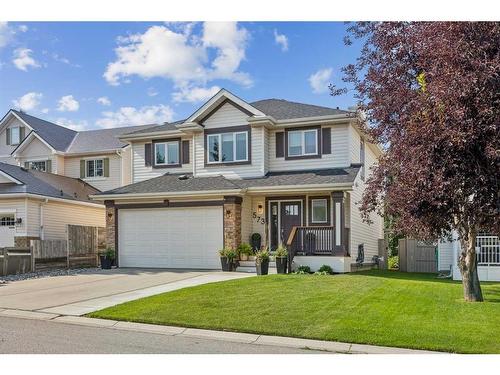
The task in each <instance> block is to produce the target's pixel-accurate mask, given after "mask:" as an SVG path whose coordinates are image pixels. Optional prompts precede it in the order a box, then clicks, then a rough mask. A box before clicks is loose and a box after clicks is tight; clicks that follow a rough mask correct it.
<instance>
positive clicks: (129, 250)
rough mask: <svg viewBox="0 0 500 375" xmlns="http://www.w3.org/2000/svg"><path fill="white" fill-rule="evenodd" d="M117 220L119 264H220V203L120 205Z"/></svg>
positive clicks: (214, 265) (221, 235)
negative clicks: (158, 206) (153, 206)
mask: <svg viewBox="0 0 500 375" xmlns="http://www.w3.org/2000/svg"><path fill="white" fill-rule="evenodd" d="M118 222H119V225H118V233H119V248H118V253H119V262H120V266H122V267H155V268H200V269H211V268H216V269H218V268H219V267H220V261H219V257H218V254H217V250H218V249H220V248H221V247H222V244H223V234H222V231H223V225H222V208H221V207H199V208H164V209H163V208H162V209H134V210H124V209H121V210H120V211H119V214H118Z"/></svg>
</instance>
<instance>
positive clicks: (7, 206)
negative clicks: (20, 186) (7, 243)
mask: <svg viewBox="0 0 500 375" xmlns="http://www.w3.org/2000/svg"><path fill="white" fill-rule="evenodd" d="M13 210H15V218H16V219H18V218H21V219H22V222H21V224H17V225H16V236H21V235H26V232H27V230H26V228H27V216H26V199H25V198H22V199H6V198H1V196H0V213H2V212H11V211H13Z"/></svg>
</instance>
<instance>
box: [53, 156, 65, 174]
mask: <svg viewBox="0 0 500 375" xmlns="http://www.w3.org/2000/svg"><path fill="white" fill-rule="evenodd" d="M64 172H65V171H64V156H61V155H54V157H53V158H52V173H55V174H60V175H63V176H64Z"/></svg>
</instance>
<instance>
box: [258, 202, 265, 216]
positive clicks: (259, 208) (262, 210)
mask: <svg viewBox="0 0 500 375" xmlns="http://www.w3.org/2000/svg"><path fill="white" fill-rule="evenodd" d="M257 213H258V214H259V215H262V214H263V213H264V205H263V204H262V203H259V204H258V205H257Z"/></svg>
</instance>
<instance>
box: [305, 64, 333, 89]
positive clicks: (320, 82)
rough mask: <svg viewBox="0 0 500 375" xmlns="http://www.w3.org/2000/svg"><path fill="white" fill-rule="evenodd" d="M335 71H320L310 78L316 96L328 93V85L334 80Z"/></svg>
mask: <svg viewBox="0 0 500 375" xmlns="http://www.w3.org/2000/svg"><path fill="white" fill-rule="evenodd" d="M332 74H333V69H332V68H326V69H320V70H318V71H317V72H316V73H313V74H311V75H310V76H309V84H310V85H311V88H312V90H313V92H314V93H315V94H322V93H325V92H327V91H328V84H329V83H330V80H331V78H332Z"/></svg>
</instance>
